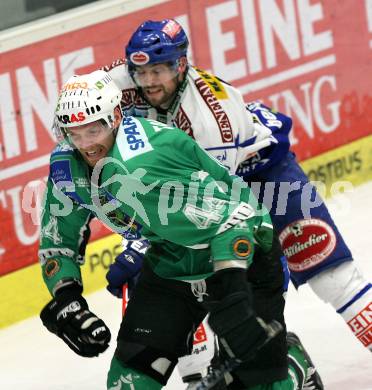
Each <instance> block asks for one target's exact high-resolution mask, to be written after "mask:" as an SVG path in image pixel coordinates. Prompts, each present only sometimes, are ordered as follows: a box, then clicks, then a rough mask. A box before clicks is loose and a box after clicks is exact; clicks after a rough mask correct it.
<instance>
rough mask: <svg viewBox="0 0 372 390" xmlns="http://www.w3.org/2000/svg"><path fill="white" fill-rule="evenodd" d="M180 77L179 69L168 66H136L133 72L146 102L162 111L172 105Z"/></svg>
mask: <svg viewBox="0 0 372 390" xmlns="http://www.w3.org/2000/svg"><path fill="white" fill-rule="evenodd" d="M180 77H181V74H180V72H179V68H178V67H173V66H170V65H169V64H149V65H143V66H138V67H137V68H136V70H135V72H134V79H135V81H136V83H137V85H138V86H140V87H141V88H142V90H143V94H144V95H145V98H146V99H147V101H148V102H149V103H150V104H151V105H152V106H154V107H157V108H158V107H160V108H164V109H166V108H168V107H169V105H170V104H171V103H172V100H173V98H174V95H175V93H176V90H177V86H178V83H179V81H180Z"/></svg>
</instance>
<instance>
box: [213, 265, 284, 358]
mask: <svg viewBox="0 0 372 390" xmlns="http://www.w3.org/2000/svg"><path fill="white" fill-rule="evenodd" d="M213 278H214V279H215V280H218V281H219V282H220V285H221V287H220V288H221V290H220V292H222V294H223V296H222V297H220V299H219V300H218V301H212V302H210V303H209V304H208V303H207V307H208V306H209V310H210V315H209V319H208V322H209V325H210V327H211V328H212V330H213V331H214V332H215V333H216V334H217V336H218V337H219V341H220V345H221V347H222V348H223V350H224V351H225V353H226V354H227V355H228V356H229V357H230V358H235V359H239V360H241V361H243V362H244V361H248V360H250V359H251V358H253V357H254V355H255V353H256V352H257V351H258V350H259V349H260V348H261V347H262V346H263V345H264V344H266V343H267V342H268V341H269V340H271V339H272V338H273V337H275V336H276V335H277V334H279V333H280V332H281V331H282V330H283V327H282V326H281V324H280V323H279V322H277V321H272V322H270V323H266V322H265V321H263V320H262V319H261V318H259V317H256V315H255V313H254V311H253V309H252V293H251V291H250V288H249V285H248V283H247V282H246V270H243V269H228V270H223V271H218V272H217V273H216V274H215V275H214V276H213Z"/></svg>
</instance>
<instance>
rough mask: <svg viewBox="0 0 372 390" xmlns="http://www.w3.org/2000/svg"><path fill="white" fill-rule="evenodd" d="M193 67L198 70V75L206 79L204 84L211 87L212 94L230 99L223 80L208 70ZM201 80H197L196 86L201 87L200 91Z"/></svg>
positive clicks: (219, 97) (218, 97)
mask: <svg viewBox="0 0 372 390" xmlns="http://www.w3.org/2000/svg"><path fill="white" fill-rule="evenodd" d="M192 69H194V70H196V72H197V73H198V75H199V76H200V77H201V79H202V80H203V81H204V83H203V84H204V85H205V84H206V85H207V86H208V87H209V90H210V91H211V92H212V94H213V95H214V96H215V97H216V98H217V99H221V100H223V99H228V98H229V96H228V94H227V91H226V89H225V87H224V85H223V84H225V83H224V82H223V81H221V80H220V79H219V78H218V77H216V76H214V75H212V74H211V73H208V72H206V71H205V70H202V69H199V68H196V67H193V68H192ZM199 80H200V79H198V80H195V84H196V87H197V88H198V89H199V91H200V93H202V94H203V92H202V89H203V88H202V87H201V86H200V85H199V84H200V83H199Z"/></svg>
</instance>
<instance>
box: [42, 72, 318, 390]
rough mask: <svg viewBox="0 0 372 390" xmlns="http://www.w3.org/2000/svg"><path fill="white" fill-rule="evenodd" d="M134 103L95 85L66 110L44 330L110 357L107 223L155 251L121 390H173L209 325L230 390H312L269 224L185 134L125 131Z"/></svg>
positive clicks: (45, 240)
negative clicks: (95, 308) (98, 278)
mask: <svg viewBox="0 0 372 390" xmlns="http://www.w3.org/2000/svg"><path fill="white" fill-rule="evenodd" d="M121 95H122V93H121V91H120V89H119V88H118V87H117V86H116V85H115V83H114V82H113V81H112V79H111V77H110V76H109V75H108V74H107V73H106V72H104V71H96V72H93V73H91V74H88V75H82V76H74V77H72V78H71V79H70V80H69V81H68V82H67V83H66V84H65V85H64V87H63V89H62V92H61V94H60V96H59V100H58V103H57V108H56V113H55V129H56V132H57V134H58V135H59V137H60V142H59V144H58V145H57V147H56V148H55V150H54V151H53V153H52V155H51V160H50V174H49V179H48V186H47V191H46V195H45V207H44V211H43V216H42V229H41V238H40V251H39V257H40V261H41V265H42V273H43V278H44V281H45V283H46V285H47V287H48V289H49V291H50V293H51V295H52V297H53V299H52V300H51V302H49V303H48V304H47V305H46V306H45V307H44V308H43V310H42V312H41V319H42V321H43V324H44V325H45V326H46V327H47V328H48V330H49V331H51V332H53V333H55V334H56V335H57V336H59V337H60V338H62V339H63V340H64V341H65V342H66V344H67V345H68V346H69V347H70V348H71V349H72V350H73V351H74V352H76V353H77V354H79V355H81V356H86V357H93V356H98V355H99V354H100V353H102V352H104V351H105V350H106V349H107V347H108V345H109V342H110V339H111V335H110V331H109V329H108V328H107V326H106V325H105V323H104V322H103V321H102V320H101V319H99V318H98V317H97V316H96V315H95V314H93V313H92V312H91V311H90V310H89V307H88V304H87V302H86V300H85V299H84V298H83V297H82V291H83V284H82V280H81V273H80V265H81V264H82V262H83V257H84V250H85V245H86V243H87V240H88V238H89V222H90V220H91V219H92V218H93V217H97V218H98V219H100V220H101V221H102V222H104V223H105V224H106V225H108V226H109V227H110V228H111V229H112V230H113V231H115V232H117V233H119V234H122V235H123V236H125V237H126V238H132V239H140V238H144V239H147V240H149V241H150V243H151V247H150V248H149V249H148V251H147V252H146V255H145V261H144V267H143V270H142V272H141V275H140V278H139V281H138V284H137V286H136V290H135V293H134V295H133V297H132V298H131V300H130V301H129V304H128V307H127V311H126V315H125V316H124V319H123V322H122V324H121V328H120V331H119V335H118V338H117V348H116V351H115V355H114V357H113V360H112V364H111V368H110V371H109V374H108V379H107V388H108V389H111V390H114V389H115V390H118V389H144V390H145V389H146V390H147V389H148V390H156V389H161V388H162V386H164V385H165V384H166V383H167V381H168V379H169V377H170V375H171V373H172V371H173V369H174V367H175V365H176V363H177V359H178V357H180V356H183V355H186V354H188V353H189V352H190V351H191V348H192V345H191V344H192V335H193V333H194V331H195V329H196V327H197V326H198V325H199V323H200V322H201V321H202V320H203V318H204V317H205V316H206V315H207V314H208V313H209V320H208V321H209V324H210V326H211V328H212V329H213V331H214V332H215V333H216V335H217V336H218V337H219V340H220V343H221V353H222V357H223V358H224V359H233V361H235V362H239V363H240V364H239V365H238V366H237V367H236V369H235V370H234V371H233V372H232V375H230V377H231V378H230V379H231V380H232V385H231V386H233V387H231V388H235V389H254V390H264V389H265V390H295V389H305V388H304V387H303V385H304V383H305V381H306V377H307V373H308V371H309V369H311V370H312V369H313V367H312V363H311V361H310V358H309V357H308V355H307V354H306V352H305V351H304V349H303V348H302V346H301V344H300V343H299V342H298V340H295V342H293V337H292V342H291V341H290V340H289V343H288V345H289V350H288V354H289V355H288V358H287V341H286V335H285V322H284V317H283V310H284V299H283V294H282V293H283V287H282V286H283V278H284V276H283V270H282V265H281V261H280V256H281V251H280V245H279V244H278V242H277V239H276V236H275V235H274V234H273V230H272V225H271V220H270V217H269V216H268V213H267V211H266V210H265V209H264V208H263V207H261V206H260V205H259V204H257V201H256V200H255V198H254V197H253V196H251V193H250V190H249V188H248V187H247V186H246V185H245V184H244V183H243V182H242V181H241V180H240V179H239V178H237V177H234V176H230V175H229V174H228V171H227V170H226V169H225V168H224V167H223V166H222V165H220V164H219V163H218V162H217V161H216V160H215V159H213V158H212V157H210V156H209V155H208V154H207V153H206V152H204V151H203V150H202V149H201V148H200V147H199V146H198V145H197V144H196V143H195V142H194V141H193V140H192V139H191V138H190V137H189V136H187V135H186V134H185V133H184V132H182V131H181V130H177V129H174V128H171V127H168V126H167V125H164V124H162V123H159V122H156V121H152V120H146V119H142V118H141V119H138V118H133V117H124V118H123V117H122V114H121V110H120V108H119V104H120V100H121Z"/></svg>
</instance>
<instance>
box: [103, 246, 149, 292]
mask: <svg viewBox="0 0 372 390" xmlns="http://www.w3.org/2000/svg"><path fill="white" fill-rule="evenodd" d="M149 245H150V243H149V242H148V241H147V240H141V241H132V242H129V243H128V246H127V248H126V249H125V250H124V251H123V252H122V253H120V255H119V256H117V257H116V259H115V261H114V262H113V263H112V264H111V265H110V267H109V270H108V272H107V274H106V279H107V281H108V286H107V290H108V291H110V293H111V294H113V295H115V296H116V297H118V298H122V297H123V286H124V284H126V283H128V293H129V296H130V295H131V292H132V291H133V288H134V287H135V285H136V283H137V280H138V278H139V274H140V271H141V268H142V263H143V258H144V256H145V253H146V250H147V248H148V247H149Z"/></svg>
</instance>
